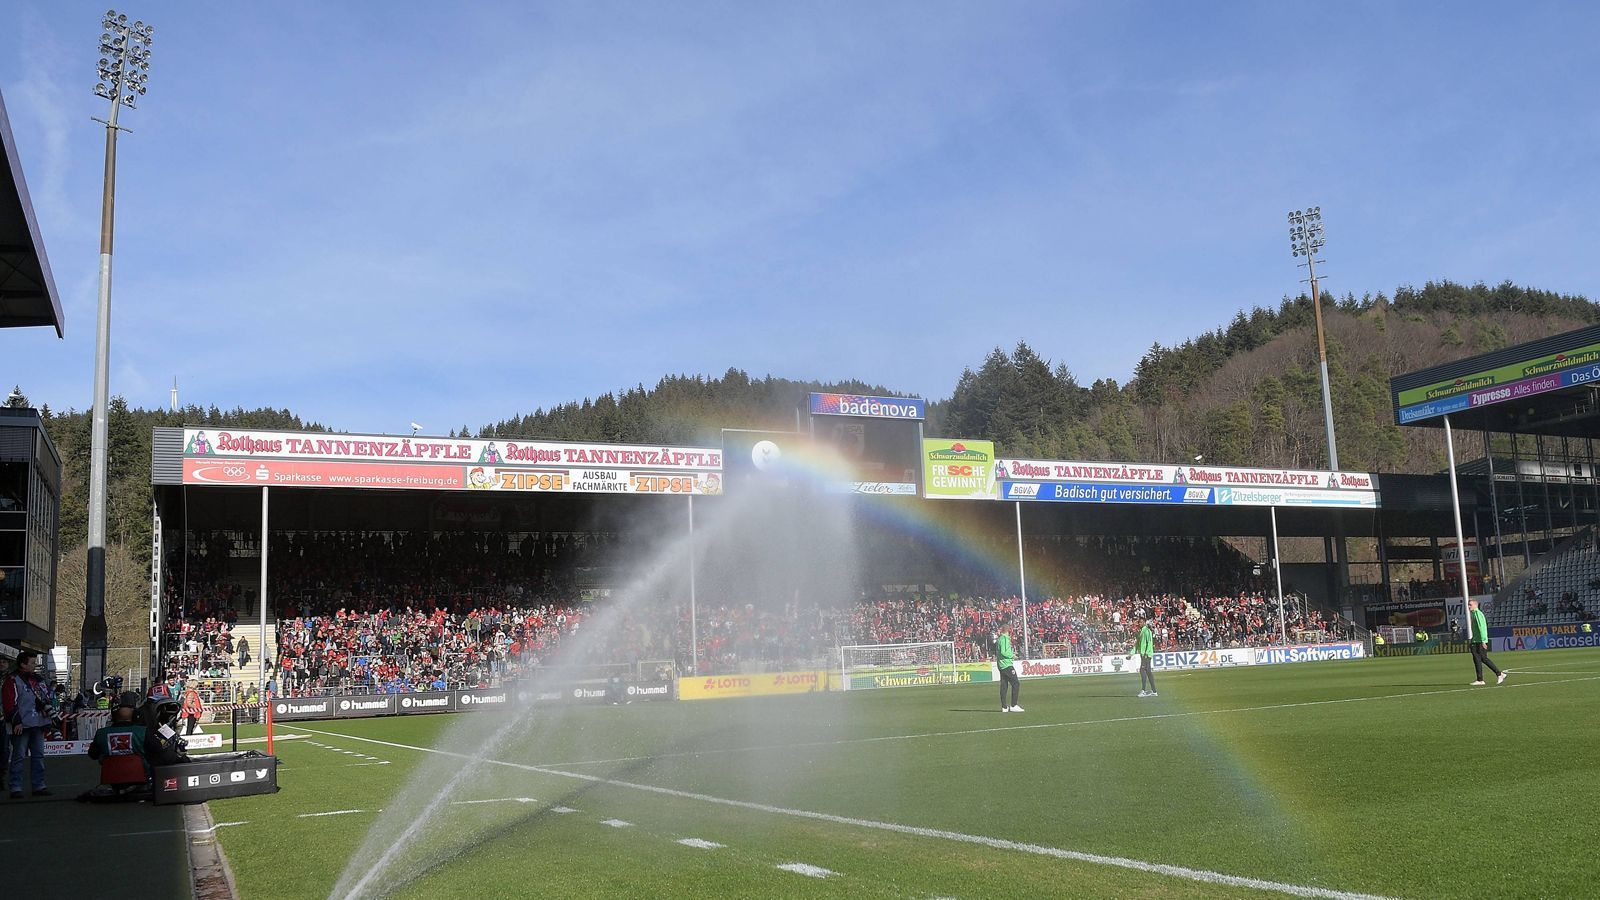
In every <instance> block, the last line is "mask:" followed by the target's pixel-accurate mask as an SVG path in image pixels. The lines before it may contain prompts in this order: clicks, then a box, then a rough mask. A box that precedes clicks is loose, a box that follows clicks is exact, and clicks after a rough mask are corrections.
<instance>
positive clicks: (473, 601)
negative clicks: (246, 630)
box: [164, 532, 1336, 695]
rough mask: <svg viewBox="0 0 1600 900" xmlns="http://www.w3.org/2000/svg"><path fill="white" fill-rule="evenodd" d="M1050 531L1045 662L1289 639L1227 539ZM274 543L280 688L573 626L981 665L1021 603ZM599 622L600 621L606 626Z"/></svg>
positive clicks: (514, 652) (189, 606)
mask: <svg viewBox="0 0 1600 900" xmlns="http://www.w3.org/2000/svg"><path fill="white" fill-rule="evenodd" d="M1050 540H1051V542H1050V543H1048V544H1047V545H1045V546H1040V547H1036V548H1034V549H1032V550H1030V552H1033V553H1038V554H1040V555H1048V557H1049V559H1050V560H1051V563H1052V565H1051V568H1050V571H1049V572H1048V573H1047V574H1046V575H1045V576H1042V577H1041V578H1040V581H1041V582H1042V583H1044V584H1046V585H1048V586H1050V587H1052V588H1060V587H1063V586H1064V587H1067V588H1069V589H1071V588H1076V590H1063V591H1060V592H1059V595H1058V596H1050V597H1046V598H1042V599H1033V600H1030V601H1029V602H1028V605H1027V619H1028V644H1029V647H1030V648H1031V650H1032V651H1033V652H1034V654H1035V655H1041V654H1042V653H1043V652H1044V651H1045V648H1046V647H1047V646H1048V647H1049V648H1050V650H1049V652H1053V653H1056V654H1059V655H1077V656H1082V655H1095V654H1100V653H1105V652H1121V651H1123V650H1125V649H1126V647H1127V645H1128V644H1129V643H1131V641H1132V638H1133V634H1134V632H1135V631H1136V630H1137V625H1136V624H1135V623H1136V621H1138V620H1140V619H1141V618H1142V617H1144V616H1150V617H1151V618H1152V619H1153V622H1152V626H1153V629H1154V631H1155V633H1156V646H1157V648H1158V649H1196V648H1220V647H1228V646H1250V645H1263V644H1267V643H1271V642H1274V641H1277V640H1278V639H1279V637H1280V625H1279V622H1278V613H1277V603H1276V600H1275V599H1273V598H1269V597H1268V596H1266V595H1265V594H1264V593H1263V591H1262V590H1261V586H1260V584H1259V579H1258V578H1257V576H1255V575H1253V574H1252V573H1251V571H1250V566H1249V563H1248V560H1246V559H1244V558H1243V557H1242V556H1241V555H1239V554H1238V553H1237V551H1235V550H1233V549H1232V548H1229V547H1226V546H1225V545H1221V544H1220V543H1219V542H1214V541H1200V540H1188V539H1178V540H1163V541H1154V540H1144V541H1141V540H1131V539H1126V538H1063V539H1050ZM197 543H198V544H199V547H200V549H199V551H198V553H199V555H200V556H201V557H203V558H202V559H201V560H199V561H195V560H194V559H193V558H192V557H193V556H194V555H195V551H192V552H191V560H190V565H189V566H188V568H187V573H186V575H187V579H188V581H187V584H188V587H189V588H190V590H189V598H190V599H189V600H188V601H187V602H186V603H183V604H173V603H169V605H168V608H169V610H171V611H172V616H171V618H169V621H168V625H167V639H166V645H165V646H166V647H167V648H169V652H168V653H167V655H166V658H165V660H164V662H165V671H166V675H167V677H168V678H169V679H173V680H177V679H189V680H197V681H203V680H205V679H219V678H220V679H227V678H228V677H229V673H230V669H231V668H232V667H233V666H234V665H241V666H242V665H243V664H244V663H245V662H246V660H247V657H248V652H249V651H248V649H246V648H241V647H239V646H237V644H236V642H235V641H234V640H233V636H232V634H231V625H232V624H233V623H234V621H235V620H236V619H237V618H238V617H239V615H240V613H242V612H243V613H248V610H243V609H241V604H240V600H241V596H240V591H239V590H238V589H237V588H236V587H232V586H229V585H228V584H227V583H226V582H225V580H224V579H222V578H220V577H218V575H217V574H216V573H220V572H223V571H225V568H226V567H225V566H222V565H220V564H219V561H220V560H221V559H225V558H226V555H227V549H226V547H224V546H222V545H221V544H220V543H219V542H217V541H215V540H211V539H206V540H202V541H199V542H197ZM270 549H271V552H272V559H273V568H272V573H273V576H272V577H273V581H272V584H271V592H270V595H269V596H271V597H272V605H273V609H274V613H275V614H274V616H273V619H274V621H275V623H276V631H275V634H276V650H275V653H273V654H272V656H271V657H270V658H269V659H268V678H269V682H270V683H269V684H268V685H267V687H268V688H269V689H271V690H273V691H274V692H275V693H276V694H278V695H310V694H317V693H324V692H328V691H355V692H374V693H382V692H406V691H416V690H429V689H443V688H463V687H480V686H493V685H496V684H499V683H501V682H504V681H506V680H509V679H514V678H516V677H519V676H521V675H524V674H527V673H528V672H530V671H531V670H533V669H535V668H537V667H540V666H544V665H548V664H550V662H551V660H552V658H553V656H554V654H555V651H556V650H557V649H558V648H559V647H561V646H562V645H563V644H564V643H566V642H568V641H571V640H572V639H573V638H574V637H575V636H577V635H579V634H583V635H585V637H586V640H584V641H583V642H582V644H581V651H580V654H579V655H580V656H581V659H564V660H562V663H563V664H575V663H581V664H585V665H613V664H628V665H632V664H636V663H638V662H639V661H650V660H672V661H673V662H674V663H675V664H676V666H677V668H678V670H679V671H680V672H686V673H687V672H699V673H702V674H722V673H737V672H747V671H756V670H761V669H767V670H782V669H801V668H811V667H816V666H831V665H835V664H837V659H838V656H837V650H836V648H837V647H839V646H840V645H844V644H885V643H903V642H910V641H953V642H954V643H955V645H956V652H957V658H958V659H960V660H963V661H970V660H979V659H983V658H985V656H986V654H987V652H988V647H989V641H990V639H991V636H992V634H993V633H994V631H995V628H996V626H997V625H998V623H999V621H1000V620H1001V619H1002V618H1004V617H1008V616H1014V617H1016V618H1017V619H1018V624H1020V618H1021V616H1020V613H1021V604H1020V601H1019V600H1018V599H1017V598H1016V597H1008V596H1005V595H1004V594H1000V593H998V592H994V593H975V592H967V591H960V590H955V591H945V590H935V589H933V588H932V586H931V585H930V584H929V583H928V581H930V580H931V579H923V578H916V579H914V580H915V581H916V583H915V584H910V583H908V584H904V585H898V586H895V587H894V589H892V590H886V591H883V592H881V593H880V594H878V595H877V596H868V595H866V594H862V595H861V596H859V597H857V598H856V599H855V600H854V601H853V602H851V601H846V602H835V603H827V602H813V601H806V600H800V599H797V600H795V601H794V602H790V603H786V604H776V605H774V604H764V603H755V602H750V603H741V602H715V601H713V600H709V599H707V598H704V597H702V599H701V601H700V603H699V604H698V607H697V609H696V610H694V611H693V613H691V611H690V610H689V608H688V605H687V603H685V602H681V601H676V602H675V601H673V600H651V601H643V600H641V601H637V602H635V601H622V600H620V599H606V598H601V599H597V600H594V599H588V600H585V599H579V598H578V593H579V592H578V590H577V588H576V584H575V578H576V575H575V573H576V571H577V570H578V569H579V568H580V566H578V565H577V563H579V562H586V561H590V562H592V561H593V560H594V559H595V558H596V555H597V554H598V555H605V554H614V553H616V552H618V550H617V548H616V547H615V544H614V538H607V537H606V536H597V535H546V536H541V537H539V538H536V539H531V540H530V539H526V538H525V539H522V540H519V541H511V540H508V539H507V537H506V535H504V534H501V533H494V532H460V533H445V534H432V535H413V534H407V533H392V534H378V533H332V534H318V535H314V536H310V535H301V534H284V535H274V536H273V539H272V545H271V548H270ZM170 568H171V567H170V566H169V569H170ZM1030 584H1032V582H1031V581H1030ZM1171 585H1186V586H1187V588H1186V589H1185V590H1182V591H1175V590H1172V589H1171V587H1170V586H1171ZM197 586H198V587H199V588H200V590H198V591H196V587H197ZM243 599H247V600H253V597H245V598H243ZM602 616H603V623H604V624H603V627H593V625H594V624H596V620H597V619H599V618H600V617H602ZM586 629H587V630H586ZM1282 630H1287V632H1288V633H1289V636H1290V637H1291V638H1294V637H1296V636H1298V635H1304V634H1307V633H1309V634H1311V635H1316V634H1319V633H1327V634H1329V635H1330V636H1332V635H1333V634H1334V632H1335V631H1336V628H1335V623H1334V622H1333V621H1332V620H1331V619H1330V618H1328V617H1326V616H1325V615H1324V614H1323V613H1322V612H1320V611H1319V610H1315V609H1312V608H1310V607H1309V606H1307V605H1306V604H1304V603H1303V602H1302V601H1300V600H1298V599H1296V600H1294V601H1292V602H1291V603H1290V604H1289V607H1288V609H1287V610H1286V621H1285V623H1284V629H1282ZM691 631H693V633H694V634H695V635H696V636H697V638H698V641H697V642H692V641H691V637H690V635H691ZM1019 637H1020V635H1019ZM249 672H250V674H251V675H252V676H253V674H254V667H253V666H252V667H251V669H250V670H249ZM250 680H253V678H252V679H250Z"/></svg>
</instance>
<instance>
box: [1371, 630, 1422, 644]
mask: <svg viewBox="0 0 1600 900" xmlns="http://www.w3.org/2000/svg"><path fill="white" fill-rule="evenodd" d="M1377 631H1378V634H1380V635H1383V640H1384V641H1385V642H1386V643H1389V644H1412V643H1416V640H1417V632H1416V629H1415V628H1413V627H1412V626H1410V625H1379V626H1378V628H1377Z"/></svg>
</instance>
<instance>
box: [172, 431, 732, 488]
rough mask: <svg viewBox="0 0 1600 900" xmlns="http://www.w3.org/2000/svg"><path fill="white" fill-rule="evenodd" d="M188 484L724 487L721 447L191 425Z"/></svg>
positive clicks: (187, 437)
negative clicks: (208, 427)
mask: <svg viewBox="0 0 1600 900" xmlns="http://www.w3.org/2000/svg"><path fill="white" fill-rule="evenodd" d="M183 435H184V437H183V441H184V453H183V456H184V459H183V483H184V484H196V485H205V484H210V485H267V486H274V487H330V488H379V489H389V490H460V491H491V492H493V491H516V492H540V493H625V494H720V493H721V492H722V475H721V470H722V451H721V450H718V449H711V448H704V447H659V446H650V445H637V446H634V445H624V444H586V443H570V442H558V441H528V440H521V439H471V438H417V437H396V436H391V435H348V434H326V433H317V432H290V431H256V430H248V429H247V430H239V429H230V428H224V429H204V428H186V429H184V432H183Z"/></svg>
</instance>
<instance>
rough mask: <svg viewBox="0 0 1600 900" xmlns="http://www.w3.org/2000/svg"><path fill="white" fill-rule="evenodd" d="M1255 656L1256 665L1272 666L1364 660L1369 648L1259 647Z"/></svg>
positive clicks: (1333, 646) (1323, 645) (1335, 645)
mask: <svg viewBox="0 0 1600 900" xmlns="http://www.w3.org/2000/svg"><path fill="white" fill-rule="evenodd" d="M1255 655H1256V665H1258V666H1270V665H1277V664H1280V663H1300V662H1320V661H1322V660H1328V659H1363V658H1365V657H1366V655H1367V648H1366V647H1365V646H1364V645H1362V644H1294V645H1291V646H1287V647H1258V648H1256V651H1255Z"/></svg>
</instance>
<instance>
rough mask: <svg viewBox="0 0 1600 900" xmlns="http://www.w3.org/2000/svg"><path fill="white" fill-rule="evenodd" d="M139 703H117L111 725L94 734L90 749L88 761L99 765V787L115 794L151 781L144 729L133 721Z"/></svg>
mask: <svg viewBox="0 0 1600 900" xmlns="http://www.w3.org/2000/svg"><path fill="white" fill-rule="evenodd" d="M138 699H139V698H138V696H137V695H133V696H132V698H131V700H129V701H124V702H120V703H118V705H117V707H116V708H115V709H113V710H112V711H111V724H110V725H107V726H105V727H104V728H101V729H100V730H99V731H97V732H95V735H94V743H93V744H91V745H90V746H89V758H90V759H96V760H99V761H100V783H101V784H102V785H105V786H106V787H109V788H111V789H113V790H115V791H128V790H131V789H136V788H139V787H143V786H145V785H147V784H148V783H149V781H150V764H149V762H148V761H147V760H146V759H145V741H146V734H145V728H144V726H143V725H137V724H135V723H134V721H133V718H134V715H133V714H134V707H135V706H136V705H137V704H138Z"/></svg>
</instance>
